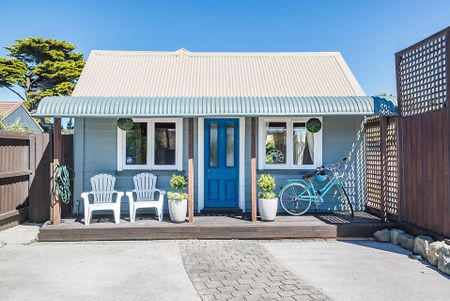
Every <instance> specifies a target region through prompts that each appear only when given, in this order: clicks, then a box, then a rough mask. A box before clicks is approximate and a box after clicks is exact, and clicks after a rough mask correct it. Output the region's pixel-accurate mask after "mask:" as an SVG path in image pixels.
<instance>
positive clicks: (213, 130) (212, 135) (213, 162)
mask: <svg viewBox="0 0 450 301" xmlns="http://www.w3.org/2000/svg"><path fill="white" fill-rule="evenodd" d="M209 166H211V167H214V166H217V123H211V125H210V128H209Z"/></svg>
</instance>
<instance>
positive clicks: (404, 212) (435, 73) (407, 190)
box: [365, 27, 450, 237]
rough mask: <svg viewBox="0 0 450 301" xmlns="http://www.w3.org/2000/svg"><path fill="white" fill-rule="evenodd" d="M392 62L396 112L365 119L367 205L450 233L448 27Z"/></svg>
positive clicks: (417, 227) (421, 228)
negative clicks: (395, 86) (389, 115)
mask: <svg viewBox="0 0 450 301" xmlns="http://www.w3.org/2000/svg"><path fill="white" fill-rule="evenodd" d="M395 61H396V71H397V95H398V103H399V114H400V116H399V117H379V118H372V119H369V120H367V121H366V123H365V145H366V148H365V150H366V183H367V205H366V208H367V210H368V211H369V212H373V213H375V214H377V215H378V216H380V217H382V218H383V219H390V220H396V221H398V222H400V224H403V225H404V226H405V227H406V228H408V229H409V230H411V231H415V232H416V233H420V232H428V233H430V234H434V235H435V236H445V237H450V171H449V170H450V141H449V140H450V138H449V134H450V133H449V126H450V122H449V118H450V116H449V114H450V110H449V108H448V104H449V93H450V68H449V66H450V64H449V62H450V27H448V28H446V29H444V30H442V31H440V32H438V33H436V34H434V35H432V36H430V37H429V38H427V39H425V40H423V41H421V42H419V43H416V44H414V45H412V46H411V47H408V48H406V49H405V50H402V51H400V52H398V53H397V54H396V56H395ZM386 120H387V127H386V126H383V124H384V122H385V121H386Z"/></svg>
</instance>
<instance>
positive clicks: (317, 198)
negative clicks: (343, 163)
mask: <svg viewBox="0 0 450 301" xmlns="http://www.w3.org/2000/svg"><path fill="white" fill-rule="evenodd" d="M288 182H289V183H294V182H295V183H302V184H304V185H305V186H306V187H307V188H308V190H309V192H311V195H304V194H303V193H302V194H300V195H298V200H299V201H305V202H309V201H313V202H314V203H315V204H316V205H317V206H319V205H320V204H322V203H323V197H324V196H325V195H327V194H328V193H329V192H330V190H332V189H333V188H334V186H336V188H337V189H338V190H339V192H340V189H341V188H342V187H343V183H342V180H341V179H340V178H339V177H336V176H334V175H333V176H331V178H330V180H329V181H328V182H327V184H326V185H325V186H324V187H322V189H319V190H317V189H316V187H315V186H314V183H313V182H312V181H311V179H308V180H289V181H288ZM304 193H305V192H304ZM340 193H341V192H340Z"/></svg>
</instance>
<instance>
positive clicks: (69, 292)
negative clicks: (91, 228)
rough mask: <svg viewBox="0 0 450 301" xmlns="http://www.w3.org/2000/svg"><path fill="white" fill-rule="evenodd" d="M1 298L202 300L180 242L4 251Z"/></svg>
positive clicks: (0, 260) (1, 255)
mask: <svg viewBox="0 0 450 301" xmlns="http://www.w3.org/2000/svg"><path fill="white" fill-rule="evenodd" d="M0 275H1V277H0V291H1V293H0V300H36V301H38V300H76V301H80V300H200V298H199V297H198V295H197V293H196V291H195V289H194V287H193V286H192V283H191V281H190V280H189V277H188V276H187V274H186V272H185V270H184V268H183V264H182V261H181V257H180V254H179V251H178V245H177V243H176V242H171V241H150V242H105V243H100V242H98V243H33V244H30V245H12V244H11V245H9V244H7V245H5V246H4V247H1V248H0Z"/></svg>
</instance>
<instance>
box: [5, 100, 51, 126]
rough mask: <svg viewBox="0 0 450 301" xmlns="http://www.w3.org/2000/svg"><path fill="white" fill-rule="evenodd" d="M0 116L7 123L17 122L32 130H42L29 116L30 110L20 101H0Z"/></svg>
mask: <svg viewBox="0 0 450 301" xmlns="http://www.w3.org/2000/svg"><path fill="white" fill-rule="evenodd" d="M0 118H3V119H4V121H5V123H6V124H7V125H12V124H14V123H15V122H19V123H20V124H24V125H25V126H26V127H27V128H29V129H30V130H31V131H32V132H35V133H43V132H44V131H43V129H42V127H41V126H40V125H39V123H37V122H36V120H34V119H33V117H31V115H30V112H28V110H27V109H26V108H25V107H24V106H23V105H22V104H21V103H20V102H9V101H8V102H6V101H4V102H0Z"/></svg>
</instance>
